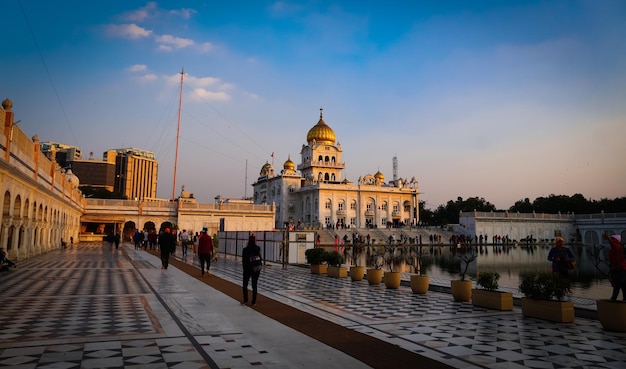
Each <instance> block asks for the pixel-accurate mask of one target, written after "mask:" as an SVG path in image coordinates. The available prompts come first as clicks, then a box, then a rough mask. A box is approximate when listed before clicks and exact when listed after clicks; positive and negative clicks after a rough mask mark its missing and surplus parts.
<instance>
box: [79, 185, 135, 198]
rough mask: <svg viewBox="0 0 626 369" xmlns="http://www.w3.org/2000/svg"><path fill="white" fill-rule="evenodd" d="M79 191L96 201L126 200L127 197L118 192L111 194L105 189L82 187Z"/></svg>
mask: <svg viewBox="0 0 626 369" xmlns="http://www.w3.org/2000/svg"><path fill="white" fill-rule="evenodd" d="M78 189H79V190H80V191H81V192H82V193H83V195H85V197H91V198H94V199H126V196H124V195H122V194H121V193H118V192H111V191H109V190H105V189H104V188H94V187H91V186H81V187H78Z"/></svg>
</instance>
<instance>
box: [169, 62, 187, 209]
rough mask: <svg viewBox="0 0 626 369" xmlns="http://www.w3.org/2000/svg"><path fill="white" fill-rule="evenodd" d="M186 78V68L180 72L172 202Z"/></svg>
mask: <svg viewBox="0 0 626 369" xmlns="http://www.w3.org/2000/svg"><path fill="white" fill-rule="evenodd" d="M184 77H185V67H183V69H182V70H181V72H180V95H179V98H178V130H177V131H176V156H175V157H174V185H173V186H172V201H174V193H175V192H176V167H177V166H178V139H179V138H180V111H181V109H182V108H183V78H184Z"/></svg>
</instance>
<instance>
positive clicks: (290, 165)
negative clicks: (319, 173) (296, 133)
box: [283, 156, 296, 170]
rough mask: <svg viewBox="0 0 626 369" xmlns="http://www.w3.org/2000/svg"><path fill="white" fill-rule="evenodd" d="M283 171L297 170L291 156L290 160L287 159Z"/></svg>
mask: <svg viewBox="0 0 626 369" xmlns="http://www.w3.org/2000/svg"><path fill="white" fill-rule="evenodd" d="M283 169H285V170H295V169H296V163H294V162H293V161H292V160H291V156H289V158H287V161H286V162H285V164H283Z"/></svg>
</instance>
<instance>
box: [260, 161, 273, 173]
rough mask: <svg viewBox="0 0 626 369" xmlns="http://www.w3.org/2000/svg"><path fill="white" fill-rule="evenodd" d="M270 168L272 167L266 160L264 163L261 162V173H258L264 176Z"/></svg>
mask: <svg viewBox="0 0 626 369" xmlns="http://www.w3.org/2000/svg"><path fill="white" fill-rule="evenodd" d="M271 169H272V165H271V164H270V163H268V162H265V164H263V166H262V167H261V173H259V175H260V176H266V175H268V174H269V172H270V170H271Z"/></svg>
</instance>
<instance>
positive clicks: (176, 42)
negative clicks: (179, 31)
mask: <svg viewBox="0 0 626 369" xmlns="http://www.w3.org/2000/svg"><path fill="white" fill-rule="evenodd" d="M155 39H156V42H158V43H160V44H161V45H163V46H165V47H168V46H171V47H174V48H176V49H182V48H185V47H189V46H192V45H194V44H195V42H194V41H193V40H190V39H188V38H181V37H175V36H172V35H162V36H157V37H156V38H155Z"/></svg>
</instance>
